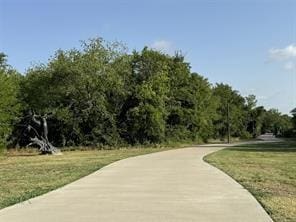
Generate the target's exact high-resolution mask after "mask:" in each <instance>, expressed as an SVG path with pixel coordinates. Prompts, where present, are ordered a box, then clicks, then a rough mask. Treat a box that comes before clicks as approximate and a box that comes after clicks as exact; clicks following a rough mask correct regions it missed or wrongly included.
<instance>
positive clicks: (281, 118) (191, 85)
mask: <svg viewBox="0 0 296 222" xmlns="http://www.w3.org/2000/svg"><path fill="white" fill-rule="evenodd" d="M256 102H257V101H256V97H255V96H254V95H250V96H247V97H243V96H242V95H240V93H239V92H238V91H236V90H235V89H233V88H232V87H231V86H229V85H227V84H223V83H218V84H215V85H212V84H211V83H210V82H209V81H208V80H207V79H206V78H204V77H203V76H201V75H199V74H198V73H194V72H192V71H191V67H190V64H189V63H188V62H187V61H186V60H185V58H184V56H183V55H182V54H180V53H176V54H175V55H173V56H171V55H167V54H164V53H161V52H159V51H155V50H152V49H149V48H147V47H144V48H143V50H141V51H133V52H132V53H128V51H127V48H126V46H125V45H123V44H122V43H119V42H112V43H110V42H106V41H104V40H103V39H101V38H97V39H90V40H88V41H85V42H82V45H81V48H80V49H70V50H58V51H57V52H56V53H55V54H54V55H53V56H52V57H51V58H50V59H49V61H48V63H46V64H39V65H37V66H33V67H30V68H29V69H28V70H27V71H26V73H25V75H22V76H21V75H20V74H18V73H17V72H16V71H15V70H14V69H12V68H11V67H10V66H9V65H7V63H6V57H5V55H4V54H0V144H1V145H2V146H5V144H6V142H7V140H11V141H12V140H13V143H12V144H14V145H20V146H24V145H26V143H27V140H26V139H25V137H26V134H25V133H24V132H25V131H26V130H25V128H24V127H25V125H26V124H25V122H26V115H27V114H28V113H29V112H34V113H38V114H40V115H45V114H48V116H49V117H48V124H49V129H50V131H49V140H50V142H52V143H53V144H54V145H55V146H76V145H91V146H101V145H108V146H117V145H128V144H131V145H134V144H149V143H163V142H169V141H207V140H209V139H211V138H215V139H224V138H225V137H226V136H227V133H228V131H227V126H228V123H229V124H230V132H231V136H233V137H241V138H250V137H255V136H257V135H259V134H261V133H263V132H273V133H275V134H277V135H279V134H284V133H285V132H287V131H289V130H291V129H292V128H293V126H292V121H291V118H290V117H289V116H287V115H282V114H280V113H279V112H278V111H276V110H273V109H272V110H269V111H267V110H265V109H264V107H260V106H259V107H257V104H256ZM227 115H229V122H228V119H227V118H226V117H227ZM294 127H295V126H294ZM12 131H13V132H12ZM11 141H10V142H11Z"/></svg>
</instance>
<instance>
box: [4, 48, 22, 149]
mask: <svg viewBox="0 0 296 222" xmlns="http://www.w3.org/2000/svg"><path fill="white" fill-rule="evenodd" d="M20 78H21V76H20V75H19V74H18V73H17V72H16V71H15V70H14V69H12V68H11V67H10V66H9V65H8V64H7V62H6V55H5V54H4V53H0V149H1V148H4V147H5V146H6V145H7V138H8V137H9V136H10V133H11V131H12V129H13V124H14V123H15V122H16V118H17V117H18V116H19V112H20V104H19V100H18V90H19V81H20Z"/></svg>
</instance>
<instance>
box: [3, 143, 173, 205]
mask: <svg viewBox="0 0 296 222" xmlns="http://www.w3.org/2000/svg"><path fill="white" fill-rule="evenodd" d="M168 149H172V148H130V149H117V150H87V151H68V152H64V153H63V154H64V155H62V156H49V155H47V156H46V155H38V154H37V153H26V152H21V153H20V152H10V153H8V154H7V155H5V156H0V181H1V182H0V209H1V208H4V207H7V206H9V205H12V204H15V203H18V202H21V201H24V200H27V199H29V198H32V197H35V196H38V195H41V194H44V193H46V192H48V191H51V190H54V189H56V188H58V187H61V186H63V185H65V184H68V183H70V182H72V181H74V180H77V179H79V178H81V177H83V176H86V175H88V174H90V173H91V172H94V171H96V170H98V169H100V168H102V167H103V166H106V165H108V164H110V163H112V162H114V161H117V160H121V159H124V158H127V157H132V156H137V155H142V154H147V153H153V152H158V151H164V150H168Z"/></svg>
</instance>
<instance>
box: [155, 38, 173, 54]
mask: <svg viewBox="0 0 296 222" xmlns="http://www.w3.org/2000/svg"><path fill="white" fill-rule="evenodd" d="M150 48H152V49H155V50H158V51H161V52H164V53H168V54H172V53H173V52H174V47H173V44H172V43H171V42H169V41H166V40H158V41H155V42H153V43H152V44H151V46H150Z"/></svg>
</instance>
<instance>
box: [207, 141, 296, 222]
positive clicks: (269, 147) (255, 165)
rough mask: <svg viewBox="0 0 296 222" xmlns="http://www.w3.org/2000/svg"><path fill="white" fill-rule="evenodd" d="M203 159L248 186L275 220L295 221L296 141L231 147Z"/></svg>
mask: <svg viewBox="0 0 296 222" xmlns="http://www.w3.org/2000/svg"><path fill="white" fill-rule="evenodd" d="M204 160H205V161H206V162H208V163H210V164H211V165H213V166H215V167H217V168H218V169H220V170H222V171H224V172H225V173H226V174H228V175H229V176H231V177H232V178H233V179H234V180H236V181H237V182H238V183H240V184H241V185H242V186H244V187H245V188H246V189H247V190H249V191H250V193H252V194H253V195H254V197H255V198H256V199H257V200H258V201H259V202H260V203H261V205H262V206H263V207H264V208H265V210H266V211H267V212H268V213H269V214H270V216H271V217H272V218H273V220H274V221H276V222H295V221H296V142H295V141H283V142H278V143H264V144H252V145H241V146H237V147H231V148H227V149H224V150H220V151H217V152H215V153H211V154H209V155H207V156H206V157H204Z"/></svg>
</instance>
